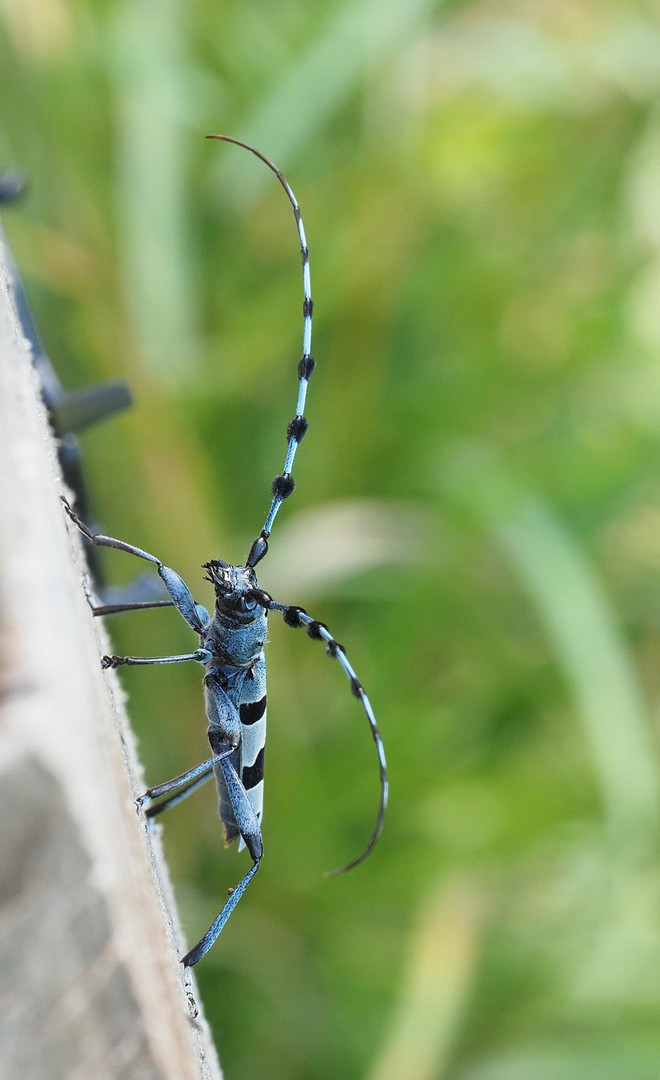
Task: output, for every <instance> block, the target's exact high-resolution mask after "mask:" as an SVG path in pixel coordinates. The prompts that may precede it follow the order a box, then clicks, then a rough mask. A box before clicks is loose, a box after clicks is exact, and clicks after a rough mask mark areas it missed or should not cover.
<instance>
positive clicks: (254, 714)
mask: <svg viewBox="0 0 660 1080" xmlns="http://www.w3.org/2000/svg"><path fill="white" fill-rule="evenodd" d="M238 711H239V714H240V717H241V723H242V724H245V726H246V727H249V726H250V724H256V722H257V720H261V717H262V716H263V715H264V713H265V711H266V695H265V694H264V696H263V697H262V699H261V701H245V702H243V704H242V705H241V706H240V707H239V710H238Z"/></svg>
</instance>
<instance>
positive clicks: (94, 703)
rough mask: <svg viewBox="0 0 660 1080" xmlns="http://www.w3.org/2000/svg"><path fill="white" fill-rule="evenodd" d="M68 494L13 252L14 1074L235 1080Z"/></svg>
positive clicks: (4, 461) (4, 1041) (0, 935)
mask: <svg viewBox="0 0 660 1080" xmlns="http://www.w3.org/2000/svg"><path fill="white" fill-rule="evenodd" d="M0 245H1V241H0ZM62 491H63V487H62V480H61V475H60V470H59V466H58V463H57V457H56V451H55V445H54V441H53V438H52V436H51V434H50V431H49V429H48V424H47V420H46V416H45V413H44V409H43V406H42V404H41V399H40V395H39V388H38V385H37V380H36V377H35V374H34V371H33V369H32V364H31V358H30V351H29V345H28V343H27V342H25V341H24V340H23V337H22V333H21V330H20V325H19V323H18V319H17V315H16V312H15V310H14V308H13V305H12V300H11V293H10V290H9V286H8V281H7V275H6V273H5V270H4V266H3V253H2V249H1V246H0V499H1V504H0V505H1V509H0V971H2V973H3V977H2V980H1V981H0V1076H6V1077H8V1078H9V1077H20V1078H21V1080H37V1078H39V1080H45V1078H47V1080H60V1078H64V1077H66V1078H67V1080H119V1078H123V1080H193V1078H194V1080H202V1078H203V1080H220V1077H221V1073H220V1068H219V1065H218V1062H217V1058H216V1053H215V1048H214V1046H213V1043H212V1041H211V1038H210V1034H209V1030H208V1027H207V1025H206V1023H205V1021H204V1019H203V1017H202V1016H201V1015H197V1016H193V1015H192V1010H191V1008H190V1007H189V1002H188V999H187V996H186V990H185V987H184V984H183V973H182V968H181V965H180V964H179V962H178V957H179V956H180V955H182V952H183V951H184V949H185V946H184V943H183V938H182V935H181V932H180V928H179V924H178V920H177V916H176V912H175V909H174V905H173V901H172V891H171V888H170V883H169V879H168V876H167V871H166V868H165V864H164V861H163V856H162V851H161V847H160V844H159V842H158V837H157V835H153V834H151V833H150V832H149V830H148V829H147V828H146V826H145V824H144V821H142V820H140V819H138V817H137V815H136V811H135V806H134V803H133V800H134V799H135V797H136V796H137V795H138V794H139V793H140V792H141V791H143V790H144V787H145V784H144V781H143V777H142V770H141V768H140V765H139V762H138V759H137V755H136V749H135V741H134V739H133V735H132V732H131V730H130V727H129V725H128V721H127V717H126V713H125V710H124V704H123V697H122V692H121V689H120V686H119V683H118V681H117V679H116V677H115V674H114V672H102V671H101V667H100V664H99V657H100V655H101V654H102V653H104V652H108V651H109V645H108V641H107V639H106V636H105V633H104V628H103V625H102V624H101V620H100V619H96V620H95V619H93V618H92V615H91V612H90V609H89V606H88V604H87V602H86V600H85V597H84V594H83V590H82V587H81V581H82V577H83V574H84V569H85V568H84V558H83V554H82V549H81V545H80V542H79V538H78V536H77V535H76V534H75V532H74V530H72V529H71V528H69V529H67V522H66V518H65V515H64V513H63V511H62V507H61V504H60V501H59V494H60V493H61V492H62Z"/></svg>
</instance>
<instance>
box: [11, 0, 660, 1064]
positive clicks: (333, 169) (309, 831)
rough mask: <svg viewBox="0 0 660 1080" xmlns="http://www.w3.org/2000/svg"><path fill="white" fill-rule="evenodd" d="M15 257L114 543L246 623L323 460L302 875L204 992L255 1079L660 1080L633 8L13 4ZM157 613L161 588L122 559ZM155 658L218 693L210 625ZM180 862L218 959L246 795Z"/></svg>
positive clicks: (185, 685)
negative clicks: (214, 565)
mask: <svg viewBox="0 0 660 1080" xmlns="http://www.w3.org/2000/svg"><path fill="white" fill-rule="evenodd" d="M0 12H1V13H2V21H1V23H0V88H1V92H2V100H3V105H4V107H3V110H2V119H1V121H0V164H1V165H2V166H16V167H20V168H21V169H22V170H24V171H25V173H26V174H27V175H28V177H29V178H30V190H29V195H28V196H27V197H26V198H25V199H24V200H23V202H22V203H21V204H20V205H17V206H16V207H15V208H14V209H12V210H11V211H8V212H7V214H6V215H5V224H6V227H7V230H8V232H9V235H10V239H11V243H12V245H13V248H14V252H15V255H16V257H17V260H18V262H19V265H20V266H21V268H22V270H23V273H24V275H25V277H26V280H27V284H28V287H29V293H30V297H31V300H32V303H33V306H34V309H35V313H36V316H37V320H38V324H39V327H40V329H41V332H42V335H43V337H44V341H45V345H46V348H47V350H48V352H49V354H50V355H51V357H52V359H53V361H54V363H55V365H56V367H57V369H58V371H59V373H60V376H61V378H62V380H63V381H64V383H65V385H66V386H68V387H70V388H73V387H76V386H79V385H81V384H83V383H86V382H89V381H92V380H95V379H100V378H106V377H108V378H109V377H119V376H125V377H126V378H128V379H129V380H130V382H131V385H132V386H133V388H134V391H135V394H136V397H137V399H138V405H137V407H136V409H135V410H134V411H133V412H132V413H131V414H126V415H124V416H122V417H121V418H119V419H117V420H115V421H113V422H112V423H110V424H108V425H107V426H106V427H103V428H99V429H97V430H96V431H93V432H90V433H89V434H87V435H86V436H85V438H84V445H83V450H84V455H85V459H86V462H87V466H88V473H89V478H90V481H91V487H92V489H93V492H94V495H95V501H96V505H97V508H98V514H99V518H100V520H101V521H102V522H103V525H104V527H105V528H106V530H108V531H109V532H111V533H112V534H114V535H116V536H120V537H123V538H125V539H127V540H131V541H133V542H135V543H138V544H140V545H142V546H144V547H146V548H148V549H150V550H152V551H155V552H157V553H158V554H159V555H160V556H161V557H162V558H163V559H165V560H166V561H167V562H168V563H169V564H170V565H172V566H175V567H176V568H177V569H178V570H179V571H180V572H181V573H182V574H183V575H184V576H185V578H186V579H187V580H188V582H189V583H190V584H191V585H192V586H193V588H194V590H195V593H196V595H197V596H198V597H199V599H200V600H202V601H204V600H205V598H206V599H209V597H208V587H207V586H205V585H203V584H202V583H201V581H200V578H201V574H202V571H201V570H200V564H201V563H202V562H203V561H205V560H206V559H208V558H209V557H213V556H221V557H223V558H225V559H227V560H232V561H240V560H241V559H243V558H244V557H245V554H246V552H247V550H248V546H249V543H250V541H251V539H252V538H253V537H254V535H256V533H257V531H258V530H259V528H260V527H261V524H262V522H263V518H264V516H265V513H266V510H267V506H268V501H269V498H268V489H269V484H270V480H271V478H272V476H273V475H274V474H275V473H276V472H278V471H279V470H280V468H281V462H282V460H283V455H284V449H285V440H284V430H285V425H286V422H287V421H288V419H289V418H290V416H291V415H292V414H293V411H294V403H295V391H296V379H295V370H296V362H297V359H298V356H299V353H300V333H301V318H300V268H299V256H298V252H297V242H296V235H295V230H294V224H293V221H292V218H291V212H290V208H289V207H288V205H287V203H286V200H285V198H284V195H283V193H282V191H281V190H280V189H279V186H278V185H277V183H276V182H275V180H274V178H273V177H272V176H271V175H270V174H269V173H268V172H267V170H266V169H264V168H263V167H262V166H260V165H259V163H258V162H256V161H254V160H253V159H252V158H251V157H250V156H249V155H247V154H245V153H244V152H242V151H240V150H237V149H236V148H234V147H230V146H223V145H220V144H215V143H214V144H210V143H208V142H205V141H204V138H203V136H204V135H205V134H206V133H207V132H217V131H223V132H227V133H229V134H232V135H235V136H237V137H239V138H243V139H247V140H248V141H252V142H254V143H256V144H257V145H258V146H259V147H260V148H261V149H262V150H263V151H264V152H265V153H267V154H269V155H270V156H271V157H272V158H273V159H274V160H275V161H276V162H277V164H278V165H279V166H280V167H281V168H282V169H283V170H284V171H285V173H286V175H287V177H288V179H289V180H290V182H291V184H292V187H293V189H294V190H295V192H296V194H297V196H298V199H299V201H300V203H301V206H302V210H303V216H304V221H305V225H306V228H307V233H308V239H309V245H310V252H311V268H312V281H313V294H314V299H315V304H316V307H315V323H314V352H315V354H316V356H317V358H318V369H317V372H316V373H315V375H314V378H313V380H312V383H311V386H310V396H309V409H308V415H309V418H310V432H309V434H308V436H307V439H306V440H305V443H304V445H303V447H302V450H301V453H300V455H299V458H298V460H297V462H296V477H297V481H298V488H297V491H296V494H295V496H294V498H293V499H292V500H291V502H290V503H288V504H287V505H286V506H285V507H284V508H283V510H282V512H281V514H280V517H279V518H278V522H277V526H276V528H275V531H274V534H273V540H272V543H271V554H270V555H269V557H268V559H267V560H266V561H265V562H264V563H263V564H262V566H261V567H260V571H261V572H260V583H261V584H262V586H263V587H264V588H266V589H268V590H269V591H270V592H272V593H273V594H274V595H276V596H277V597H278V598H280V599H282V600H284V601H285V602H295V603H300V604H303V605H304V606H306V607H307V608H308V609H309V610H310V611H312V612H313V613H314V614H315V615H316V616H317V617H318V618H321V619H323V620H325V621H326V622H327V623H328V624H329V626H330V627H331V628H332V630H333V631H334V633H335V634H336V636H337V638H338V639H339V640H340V641H342V642H344V643H345V644H346V647H347V651H348V655H349V658H350V659H351V661H352V662H353V663H354V665H355V667H356V669H357V671H358V672H359V674H360V677H361V679H362V681H363V682H364V684H365V685H366V687H367V689H368V691H369V694H370V696H371V698H372V701H373V703H374V706H375V709H376V712H377V715H378V717H379V722H380V725H381V729H382V732H383V737H384V739H385V744H386V748H387V754H388V760H389V763H390V772H391V808H390V813H389V815H388V819H387V823H386V829H385V832H384V835H383V838H382V840H381V842H380V844H379V846H378V848H377V849H376V851H375V852H374V854H373V856H372V857H371V858H370V859H369V860H368V862H367V863H366V864H365V865H363V866H362V867H360V868H359V869H358V870H357V871H355V872H354V873H352V874H349V875H347V876H346V877H344V878H336V879H333V880H330V881H324V880H322V878H321V874H322V872H323V871H324V870H326V869H328V868H330V867H333V866H336V865H341V863H342V861H345V860H347V859H349V858H351V857H352V856H353V855H354V854H356V853H357V852H358V851H359V850H360V845H361V844H362V843H363V842H364V841H365V839H366V838H367V836H368V834H369V830H370V828H371V825H372V821H373V815H374V813H375V809H376V805H377V771H376V764H375V759H374V754H373V746H372V744H371V740H370V738H369V735H368V731H367V726H366V723H365V722H364V718H363V717H362V716H361V715H360V713H359V710H358V708H357V706H356V704H355V702H354V701H353V700H352V698H351V695H350V693H349V692H348V690H347V687H346V684H345V680H344V679H343V677H342V674H341V671H340V670H339V669H338V668H337V666H336V665H334V664H332V663H330V662H329V661H328V660H327V659H325V657H324V655H323V650H322V648H320V647H319V646H318V645H314V644H313V643H311V642H309V641H308V640H307V639H306V638H305V637H304V636H303V635H301V634H293V633H291V632H290V631H289V630H287V629H286V628H285V627H283V626H282V625H281V624H278V622H277V620H275V619H273V620H272V625H271V630H270V636H271V641H270V645H269V721H270V734H269V744H268V755H267V761H268V767H267V784H266V814H265V823H264V826H265V830H264V831H265V849H266V858H265V860H264V863H263V866H262V869H261V871H260V873H259V876H258V878H257V879H256V881H255V883H254V885H253V886H252V888H251V889H250V890H249V892H248V893H247V894H246V897H245V899H244V900H243V901H242V903H241V905H240V907H239V909H238V911H237V912H236V914H235V916H234V917H233V918H232V920H231V923H230V924H229V926H228V928H227V931H226V932H225V933H224V934H223V936H222V938H221V939H220V941H219V942H218V944H217V945H216V946H215V948H214V949H213V950H212V952H211V953H210V954H209V955H208V957H207V958H206V959H205V960H204V962H203V963H202V964H200V965H199V967H198V969H197V971H198V977H199V983H200V988H201V994H202V996H203V999H204V1002H205V1005H206V1009H207V1013H208V1016H209V1019H210V1021H211V1023H212V1025H213V1029H214V1032H215V1034H216V1038H217V1041H218V1044H219V1048H220V1054H221V1058H222V1061H223V1065H224V1068H225V1070H226V1075H227V1077H228V1078H229V1080H252V1078H253V1077H255V1076H267V1077H268V1078H269V1080H323V1078H326V1077H328V1078H329V1077H337V1076H340V1077H342V1078H345V1080H352V1078H358V1077H359V1078H364V1080H395V1078H399V1077H401V1076H404V1077H411V1078H414V1080H439V1078H443V1080H529V1078H534V1080H591V1078H598V1080H621V1078H622V1077H626V1080H647V1078H648V1080H651V1078H653V1080H655V1078H656V1077H657V1076H658V1075H659V1071H660V1024H659V1020H660V909H659V901H660V873H659V870H658V865H659V864H658V856H659V852H658V843H657V840H658V807H659V794H660V788H659V770H658V753H657V736H656V726H657V715H658V695H659V692H660V663H659V661H660V574H659V573H658V571H659V569H660V469H659V467H658V453H659V451H660V363H659V349H660V317H659V315H658V312H659V311H660V111H659V107H658V106H659V102H660V19H659V16H658V9H657V7H656V6H655V5H653V4H647V3H641V2H639V3H637V2H633V3H630V2H627V3H624V2H623V0H610V2H608V0H578V2H573V3H568V2H565V0H552V2H548V0H545V2H544V0H532V2H528V3H520V2H516V0H510V2H507V0H490V2H487V0H484V2H473V3H467V2H464V3H459V2H453V3H449V2H448V3H444V4H442V3H439V2H431V0H408V2H405V3H404V2H403V0H380V2H379V3H375V2H373V0H360V2H358V0H348V2H347V0H344V2H334V0H332V2H330V3H328V4H324V5H305V4H302V3H300V0H282V2H281V3H279V4H278V5H277V6H275V5H272V4H267V3H260V2H258V3H249V4H246V3H245V2H242V3H238V2H236V0H219V2H215V3H211V2H210V0H193V3H191V4H188V5H184V4H182V3H175V2H174V0H161V2H160V3H156V2H155V0H130V2H129V0H124V2H119V3H112V2H109V0H105V2H101V0H87V2H83V0H76V2H74V0H21V3H20V4H18V3H12V2H11V0H3V3H1V4H0ZM107 566H108V574H109V576H110V577H111V578H112V579H113V580H114V581H115V582H119V581H122V580H127V579H128V578H129V577H131V576H132V574H133V573H134V572H135V569H136V568H135V566H133V564H132V563H131V561H130V560H127V559H126V558H122V557H121V555H120V554H118V553H110V554H109V557H108V560H107ZM112 630H113V635H114V641H115V646H116V651H117V652H120V653H121V652H133V653H138V654H141V653H146V654H148V653H153V654H162V653H165V652H167V651H172V652H178V651H187V650H188V648H189V647H190V634H189V632H188V631H187V628H186V627H185V625H184V624H183V623H182V622H181V620H179V619H177V618H176V617H175V615H174V614H173V613H171V612H154V613H148V614H147V613H145V614H136V615H133V616H127V617H124V618H123V619H122V620H117V621H116V622H113V624H112ZM124 684H125V685H126V687H127V689H128V691H129V693H130V698H131V708H132V711H133V714H134V716H135V722H136V726H137V728H138V732H139V737H140V743H141V751H142V756H143V760H144V762H145V764H146V769H147V776H148V778H149V780H150V781H151V782H159V781H161V780H164V779H166V778H168V777H170V776H172V775H175V774H176V773H178V772H180V771H181V770H183V769H184V768H186V767H188V766H190V765H192V764H194V763H195V762H197V761H198V760H201V759H202V757H203V756H206V753H207V748H206V746H205V724H204V720H203V714H202V706H201V693H200V673H199V670H198V668H197V667H195V666H192V665H191V666H190V667H187V666H186V667H184V666H183V665H181V666H180V667H173V668H172V669H165V670H161V669H153V670H150V669H145V670H138V671H127V672H126V674H125V677H124ZM165 835H166V844H167V849H168V853H169V856H170V859H171V863H172V867H173V872H174V875H175V879H176V882H177V893H178V897H179V900H180V903H181V906H182V911H183V917H184V921H185V925H186V929H187V933H188V935H189V940H190V941H194V940H196V938H197V937H198V936H199V934H200V933H201V932H202V931H203V930H204V929H205V928H206V926H207V925H208V924H209V922H210V921H211V919H212V918H213V917H214V916H215V914H216V912H217V910H218V908H219V905H220V904H221V903H222V899H223V896H224V895H225V891H226V889H227V887H228V886H229V885H231V884H235V883H236V881H237V880H238V877H239V876H240V875H241V874H242V873H243V872H244V870H245V869H246V866H247V862H246V856H245V855H243V856H238V855H236V853H235V851H232V852H225V851H223V848H222V842H221V837H220V829H219V825H218V821H217V817H216V813H215V799H214V795H213V792H212V791H211V790H210V789H209V790H208V791H205V792H203V793H200V794H199V795H197V796H195V798H194V799H191V800H189V801H188V802H187V803H186V804H184V805H183V806H181V807H180V808H178V809H177V810H175V811H173V812H172V814H171V815H168V816H167V820H166V828H165Z"/></svg>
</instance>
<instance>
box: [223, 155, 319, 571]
mask: <svg viewBox="0 0 660 1080" xmlns="http://www.w3.org/2000/svg"><path fill="white" fill-rule="evenodd" d="M206 137H207V139H221V140H222V141H223V142H228V143H234V145H235V146H242V147H243V149H244V150H249V151H250V153H251V154H254V156H255V157H258V158H259V159H260V160H261V161H263V163H264V165H267V166H268V168H269V169H270V170H271V171H272V172H274V173H275V176H276V177H277V179H278V180H279V182H280V184H281V185H282V187H283V188H284V190H285V191H286V194H287V198H288V200H289V202H290V203H291V206H292V207H293V214H294V217H295V219H296V228H297V230H298V239H299V241H300V252H301V255H302V271H303V349H302V356H301V358H300V360H299V361H298V402H297V404H296V415H295V416H294V417H293V419H292V420H290V421H289V424H288V427H287V429H286V434H287V439H288V447H287V452H286V458H285V460H284V468H283V469H282V472H281V473H280V474H279V476H276V477H275V479H274V480H273V485H272V493H273V501H272V502H271V504H270V510H269V511H268V517H267V518H266V521H265V523H264V527H263V529H262V530H261V532H260V533H259V535H258V537H257V538H256V540H255V541H254V543H253V544H252V546H251V548H250V553H249V555H248V557H247V562H246V566H250V567H255V566H256V565H257V563H258V562H260V561H261V559H263V557H264V555H265V554H266V552H267V551H268V537H269V536H270V534H271V531H272V528H273V522H274V521H275V517H276V516H277V511H278V510H279V508H280V506H281V505H282V503H283V502H284V500H285V499H287V498H288V497H289V495H291V493H292V491H293V489H294V487H295V486H296V483H295V480H294V479H293V476H292V475H291V474H292V470H293V461H294V458H295V456H296V450H297V449H298V446H299V444H300V443H301V441H302V439H303V436H304V434H305V432H306V431H307V426H308V425H307V420H306V418H305V415H304V413H305V399H306V397H307V384H308V383H309V380H310V378H311V375H312V372H313V370H314V368H315V366H316V361H315V360H314V358H313V356H312V355H311V348H312V311H313V308H314V304H313V302H312V283H311V277H310V272H309V249H308V247H307V238H306V236H305V226H304V225H303V220H302V217H301V216H300V207H299V205H298V200H297V199H296V197H295V195H294V194H293V191H292V190H291V187H290V186H289V183H288V181H287V179H286V177H285V176H284V174H283V173H282V172H280V170H279V169H278V168H277V166H276V165H274V164H273V162H272V161H270V160H269V159H268V158H267V157H266V155H265V154H262V153H261V151H260V150H257V149H256V148H255V147H254V146H250V145H249V144H248V143H245V142H241V140H240V139H234V138H232V137H231V136H230V135H207V136H206Z"/></svg>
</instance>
